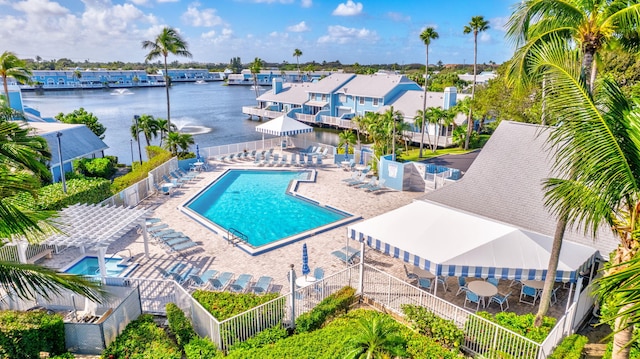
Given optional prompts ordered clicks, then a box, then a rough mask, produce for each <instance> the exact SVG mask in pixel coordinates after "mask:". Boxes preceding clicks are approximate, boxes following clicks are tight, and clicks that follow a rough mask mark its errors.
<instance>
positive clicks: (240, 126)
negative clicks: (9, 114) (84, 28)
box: [22, 82, 338, 164]
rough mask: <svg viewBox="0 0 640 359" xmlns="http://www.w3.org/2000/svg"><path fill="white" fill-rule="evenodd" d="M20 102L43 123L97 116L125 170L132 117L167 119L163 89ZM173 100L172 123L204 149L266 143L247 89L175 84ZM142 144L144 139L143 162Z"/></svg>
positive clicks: (33, 96)
mask: <svg viewBox="0 0 640 359" xmlns="http://www.w3.org/2000/svg"><path fill="white" fill-rule="evenodd" d="M22 97H23V102H24V104H25V105H27V106H30V107H33V108H35V109H37V110H39V111H40V112H41V115H42V116H43V117H54V116H55V115H57V114H58V113H60V112H62V113H65V114H66V113H69V112H73V111H74V110H77V109H79V108H80V107H82V108H84V109H85V110H86V111H87V112H91V113H93V114H94V115H95V116H96V117H97V118H98V121H100V123H102V124H103V125H104V126H105V127H106V128H107V131H106V132H105V138H104V142H105V143H106V144H107V146H109V149H107V150H106V151H105V153H106V154H107V155H114V156H118V159H119V162H120V163H126V164H129V163H131V159H132V158H134V159H137V158H138V147H137V143H136V142H135V141H134V142H133V143H132V142H131V138H132V137H131V125H132V124H133V117H134V115H142V114H148V115H153V116H154V117H160V118H165V119H166V117H167V107H166V106H167V105H166V94H165V89H164V88H163V87H155V88H132V89H127V90H71V91H44V92H23V93H22ZM169 97H170V99H171V122H172V123H174V124H176V125H177V126H178V128H179V129H180V130H182V131H183V132H188V133H191V134H193V137H194V140H195V142H196V143H197V144H198V145H199V146H200V148H205V147H211V146H217V145H224V144H229V143H238V142H247V141H256V140H260V139H261V138H262V134H261V133H259V132H256V130H255V127H256V126H258V125H260V124H261V122H259V121H257V119H256V118H255V117H254V120H253V121H252V120H249V119H248V118H249V116H248V115H245V114H243V113H242V106H251V105H254V104H256V99H255V92H254V91H253V90H252V89H250V88H249V87H248V86H225V85H223V83H221V82H220V83H218V82H213V83H207V84H204V85H200V84H193V83H188V84H175V85H173V86H172V87H171V89H170V94H169ZM265 136H266V137H267V138H268V137H269V135H265ZM303 136H304V137H303ZM295 138H297V139H300V141H302V140H303V139H306V140H307V141H315V142H320V143H326V144H331V145H336V144H337V142H338V136H337V134H336V133H335V132H331V131H326V130H322V129H317V128H316V129H314V132H313V133H309V134H301V135H297V136H295ZM144 144H145V142H144V139H142V145H143V150H142V151H143V158H144V157H145V156H144ZM155 144H158V141H156V143H155Z"/></svg>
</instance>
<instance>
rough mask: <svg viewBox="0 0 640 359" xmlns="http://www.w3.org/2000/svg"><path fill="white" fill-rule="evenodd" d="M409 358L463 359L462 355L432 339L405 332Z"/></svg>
mask: <svg viewBox="0 0 640 359" xmlns="http://www.w3.org/2000/svg"><path fill="white" fill-rule="evenodd" d="M404 336H405V339H406V341H407V354H409V358H438V359H463V358H464V355H462V354H460V353H458V351H456V350H451V349H447V348H445V347H443V346H442V345H440V344H438V343H437V342H436V341H435V340H433V339H432V338H429V337H426V336H424V335H420V334H418V333H414V332H405V333H404Z"/></svg>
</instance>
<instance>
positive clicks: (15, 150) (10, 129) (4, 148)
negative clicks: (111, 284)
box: [0, 122, 103, 301]
mask: <svg viewBox="0 0 640 359" xmlns="http://www.w3.org/2000/svg"><path fill="white" fill-rule="evenodd" d="M28 135H29V133H28V129H26V128H24V127H22V126H20V125H19V124H18V123H16V122H1V123H0V238H2V240H0V246H2V245H4V244H6V242H5V240H6V238H13V237H16V236H17V237H23V238H25V239H27V240H28V241H29V242H32V243H37V241H39V240H41V239H42V238H44V237H45V236H48V235H50V234H52V233H54V232H57V231H58V230H57V229H56V228H55V227H54V224H55V223H54V222H52V218H53V217H54V216H55V212H51V211H39V210H31V209H26V208H23V207H21V206H20V205H19V204H17V203H16V202H14V201H10V200H7V199H8V198H11V197H14V196H16V195H19V194H24V193H27V194H28V195H31V196H34V195H35V194H36V192H37V189H38V188H39V187H40V183H41V179H42V177H41V174H42V168H41V167H43V166H44V165H43V163H44V160H46V159H47V158H49V157H50V155H49V152H48V149H47V146H46V141H44V139H43V138H40V137H32V138H31V139H29V138H27V137H30V136H28ZM43 146H44V147H43ZM44 173H48V171H47V170H46V167H44ZM0 287H2V289H4V290H5V291H6V292H8V293H15V294H16V295H17V296H18V297H19V298H22V299H34V298H35V297H36V296H37V295H40V296H43V297H44V298H49V297H50V296H52V295H54V294H60V293H61V291H62V290H63V289H68V290H71V291H73V292H75V293H78V294H81V295H84V296H87V297H89V298H90V299H92V300H95V301H101V300H102V294H103V292H102V291H101V290H100V289H99V287H98V285H97V284H96V283H92V282H90V281H88V280H86V279H84V278H83V277H80V276H75V275H68V274H62V273H58V272H56V271H55V270H52V269H49V268H45V267H41V266H38V265H33V264H18V263H14V262H4V261H0Z"/></svg>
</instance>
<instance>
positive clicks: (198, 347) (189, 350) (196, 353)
mask: <svg viewBox="0 0 640 359" xmlns="http://www.w3.org/2000/svg"><path fill="white" fill-rule="evenodd" d="M184 354H185V356H186V357H187V359H202V358H207V359H210V358H218V357H220V358H221V357H224V355H223V354H222V352H220V351H218V349H216V345H215V344H214V343H213V342H212V341H211V340H209V338H200V337H198V336H196V337H195V338H193V339H191V341H190V342H189V343H187V345H185V346H184Z"/></svg>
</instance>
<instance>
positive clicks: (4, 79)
mask: <svg viewBox="0 0 640 359" xmlns="http://www.w3.org/2000/svg"><path fill="white" fill-rule="evenodd" d="M2 85H3V86H4V95H5V96H6V98H7V107H11V100H10V99H9V85H7V76H2Z"/></svg>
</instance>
